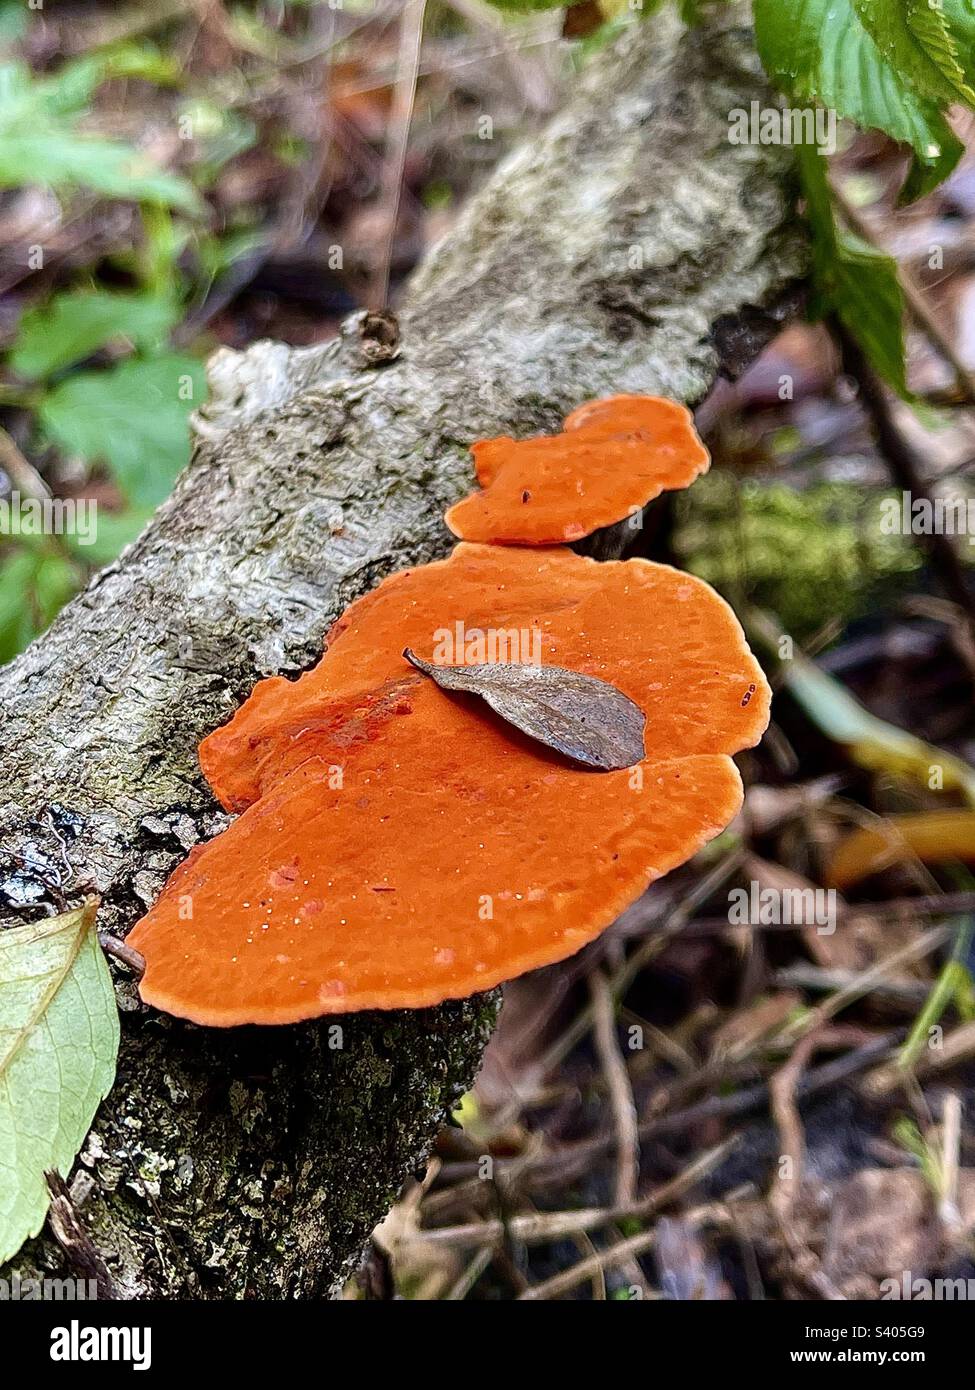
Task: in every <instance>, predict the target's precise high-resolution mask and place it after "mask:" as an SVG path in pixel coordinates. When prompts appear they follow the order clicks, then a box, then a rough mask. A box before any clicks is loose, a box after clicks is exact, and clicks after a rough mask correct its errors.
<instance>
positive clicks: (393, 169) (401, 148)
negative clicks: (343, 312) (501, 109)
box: [371, 0, 426, 311]
mask: <svg viewBox="0 0 975 1390" xmlns="http://www.w3.org/2000/svg"><path fill="white" fill-rule="evenodd" d="M425 13H426V0H407V3H406V4H405V6H404V7H403V14H402V17H401V19H400V33H399V54H398V57H397V61H396V86H395V87H394V89H393V109H392V112H391V115H390V129H391V136H390V139H389V144H388V148H387V151H386V158H385V160H384V161H383V170H382V180H381V187H380V203H381V206H382V209H383V218H384V223H385V235H384V238H383V247H382V252H381V255H380V258H379V267H378V270H377V274H376V282H375V285H374V287H373V292H372V306H371V307H372V308H373V309H375V310H377V311H378V310H381V309H385V308H386V301H387V300H388V298H389V275H390V267H391V265H392V261H393V243H394V241H395V239H396V227H397V223H398V222H399V207H400V197H401V194H402V189H403V171H404V169H405V168H406V153H407V149H408V147H409V140H410V124H411V122H412V119H413V103H414V101H415V100H416V82H417V75H418V72H419V67H420V43H421V41H422V37H423V17H424V15H425Z"/></svg>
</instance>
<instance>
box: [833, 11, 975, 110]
mask: <svg viewBox="0 0 975 1390" xmlns="http://www.w3.org/2000/svg"><path fill="white" fill-rule="evenodd" d="M853 4H854V5H855V7H856V12H857V15H858V16H859V18H860V21H861V23H862V24H863V27H864V28H865V29H866V30H867V32H868V33H869V34H870V35H871V37H872V38H873V39H874V41H875V43H876V44H877V47H878V48H879V49H880V52H881V53H882V54H883V56H884V58H885V59H886V61H887V62H888V63H889V64H890V66H891V67H892V68H894V70H895V71H896V72H897V73H899V74H900V76H901V77H902V78H903V79H904V80H905V81H906V82H907V83H909V84H910V86H911V87H912V88H913V89H914V91H916V92H917V93H919V95H921V96H922V97H926V98H927V99H928V100H929V101H934V102H937V103H938V104H939V105H945V104H947V103H949V102H952V101H963V102H965V103H966V104H967V105H975V92H973V91H972V89H971V87H970V86H969V84H968V83H967V81H966V80H965V72H964V69H963V67H962V65H961V63H960V61H959V58H958V48H957V45H956V42H955V38H954V36H953V34H952V32H951V29H950V28H949V25H948V20H947V17H946V15H945V14H944V12H943V10H942V8H941V4H940V0H938V4H932V3H931V0H853Z"/></svg>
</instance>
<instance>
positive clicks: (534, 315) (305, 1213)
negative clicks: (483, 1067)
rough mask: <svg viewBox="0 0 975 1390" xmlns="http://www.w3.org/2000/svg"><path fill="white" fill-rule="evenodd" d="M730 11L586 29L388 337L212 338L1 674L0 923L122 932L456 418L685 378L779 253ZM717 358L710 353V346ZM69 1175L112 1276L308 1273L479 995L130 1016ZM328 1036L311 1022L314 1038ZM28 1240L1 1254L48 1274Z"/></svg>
mask: <svg viewBox="0 0 975 1390" xmlns="http://www.w3.org/2000/svg"><path fill="white" fill-rule="evenodd" d="M739 20H740V12H738V11H734V10H733V11H732V12H731V13H730V15H729V14H728V12H726V11H725V10H724V8H723V7H722V13H721V16H720V17H718V18H716V19H715V20H714V21H713V22H712V24H711V27H710V30H709V31H708V32H706V33H704V34H703V35H702V34H701V33H696V34H693V35H690V36H687V35H683V34H682V31H681V29H680V26H679V25H678V23H677V21H676V20H675V19H673V18H672V17H670V15H669V14H664V15H661V16H659V17H655V18H653V19H650V20H648V21H647V22H646V23H645V24H643V25H642V26H640V27H639V28H637V29H636V30H634V31H633V32H631V33H630V34H628V35H627V36H626V37H625V38H624V40H623V42H622V44H621V45H620V46H619V47H618V48H617V49H616V50H614V51H611V52H607V53H605V54H603V55H602V56H601V58H600V59H599V60H598V61H597V62H596V63H595V64H594V65H593V67H592V70H591V72H590V73H589V74H588V76H587V78H586V79H585V81H584V82H583V83H582V84H581V85H580V89H579V90H578V92H577V93H576V94H575V96H574V97H573V99H572V101H571V102H570V104H569V105H568V106H567V108H566V109H565V111H564V112H563V113H562V114H561V115H559V116H558V117H557V118H556V119H555V120H554V121H553V122H552V124H551V126H550V127H549V128H548V130H547V131H546V132H545V133H544V134H543V135H542V137H541V138H540V139H538V140H536V141H535V142H533V143H532V144H531V145H529V146H527V147H526V148H525V149H523V150H522V151H520V152H519V153H516V154H515V155H514V156H513V157H511V158H510V159H509V160H508V161H507V162H506V163H505V164H504V165H503V166H502V167H501V168H500V169H499V171H498V172H497V174H496V175H495V176H494V178H493V179H492V180H491V182H490V183H489V185H488V186H487V187H486V188H485V190H484V191H483V192H482V193H481V195H480V196H479V197H477V198H476V199H474V200H473V202H472V203H471V205H470V207H469V208H468V210H467V212H466V215H465V216H463V218H462V219H461V221H460V223H459V224H458V226H457V227H456V228H455V230H454V231H453V233H452V234H451V236H450V237H449V238H448V240H447V241H446V242H445V243H444V244H443V245H442V246H441V247H440V248H439V249H438V250H437V251H436V252H434V254H432V255H431V256H430V258H429V260H428V261H427V263H426V265H425V266H424V267H423V269H422V270H421V271H420V273H419V274H418V275H417V276H416V278H415V280H414V283H413V285H412V287H411V290H410V292H409V295H408V298H407V301H406V304H405V306H404V308H403V312H402V315H401V322H402V347H401V352H400V355H399V357H398V358H397V359H396V360H395V361H392V362H389V363H386V364H384V365H379V366H376V365H374V364H373V363H374V353H372V352H370V351H369V350H368V349H369V343H363V340H362V338H361V336H360V324H359V322H358V320H355V319H354V320H351V321H350V322H349V323H348V324H347V325H346V328H345V330H344V332H343V334H342V337H341V338H340V339H339V340H338V341H336V342H335V343H332V344H329V345H327V346H325V347H322V348H314V349H310V350H301V351H289V350H288V349H287V348H284V347H282V346H280V345H277V344H266V343H265V344H258V345H257V346H256V347H254V348H252V349H251V350H250V351H249V352H247V353H246V354H243V355H238V354H234V353H229V352H221V353H218V354H217V355H216V357H215V358H214V359H213V361H212V362H211V371H210V374H211V387H212V398H211V400H210V401H209V403H208V404H207V405H205V406H204V407H203V408H202V409H201V411H200V412H199V418H198V420H197V431H198V434H199V436H200V443H199V447H198V448H197V450H196V453H195V457H194V460H193V462H192V464H191V465H190V467H189V468H188V469H187V471H186V473H185V475H184V476H183V477H182V479H181V480H180V482H179V484H178V486H177V487H176V490H175V492H174V494H173V496H172V498H171V499H170V500H169V501H168V502H167V503H166V504H165V505H164V506H163V507H161V508H160V510H159V512H158V514H157V516H156V518H155V519H154V521H153V523H152V525H151V526H150V527H149V529H148V530H147V531H146V532H145V534H144V535H143V536H142V538H141V539H140V540H139V541H138V542H137V543H136V544H135V545H134V546H132V547H131V548H130V549H129V550H128V551H127V552H126V554H125V555H124V556H123V557H122V559H121V560H120V561H119V562H118V563H117V564H115V565H112V566H110V567H109V568H108V569H107V570H105V571H104V572H103V573H102V574H100V575H99V576H98V577H97V578H96V579H95V580H94V581H93V583H92V584H91V585H90V586H89V588H88V589H87V591H86V592H85V593H84V594H82V595H81V596H80V597H79V598H78V599H77V600H75V602H74V603H72V604H71V605H69V607H68V608H67V609H66V610H65V612H64V613H63V614H62V615H61V616H60V618H59V619H58V620H57V621H56V622H55V624H54V625H53V627H52V628H51V629H50V631H49V632H48V633H47V634H46V635H45V636H44V637H43V638H42V639H40V640H39V641H38V642H36V643H35V644H34V645H33V647H32V648H31V649H30V650H29V651H28V652H27V653H25V655H24V656H22V657H21V658H20V659H19V660H18V661H16V662H15V663H13V665H11V666H10V667H8V668H6V669H5V670H3V671H0V709H2V714H0V733H2V747H3V753H2V755H0V843H2V846H3V849H4V850H5V851H6V852H7V854H8V855H10V854H12V855H16V856H19V857H20V860H19V864H18V863H17V861H15V860H13V859H10V858H5V859H4V860H2V861H0V919H2V921H3V922H4V923H5V924H7V925H10V924H12V923H13V922H16V921H18V920H23V918H24V917H25V916H26V915H29V914H31V913H32V912H34V913H36V912H37V911H40V910H42V908H43V906H44V904H45V903H46V902H48V901H49V900H50V894H49V891H48V888H47V887H46V880H50V878H51V877H52V875H55V874H56V875H58V876H59V877H60V879H61V884H62V890H63V891H64V892H66V893H67V894H68V895H69V896H70V895H73V894H76V893H78V892H80V891H82V889H83V888H94V889H95V890H97V891H98V893H99V894H100V895H101V896H102V899H103V917H102V925H104V926H108V927H113V928H115V929H116V930H118V931H123V930H124V929H125V928H126V927H127V926H128V925H129V924H131V922H132V921H133V920H134V918H135V917H136V916H137V915H139V914H140V913H141V912H142V910H143V908H144V907H145V905H146V904H148V903H150V902H151V901H152V899H153V897H154V895H155V894H156V893H157V891H158V889H159V887H160V885H161V884H162V882H163V880H164V878H165V876H166V874H167V873H168V872H169V870H170V869H171V868H172V867H173V865H174V864H175V863H176V862H177V860H178V859H179V858H180V857H181V856H182V855H184V854H185V853H186V852H187V850H188V849H189V848H190V847H191V846H192V845H193V844H194V843H196V842H197V841H199V840H200V839H201V838H204V837H207V836H209V835H211V834H212V833H213V832H214V831H215V830H216V829H218V828H219V827H220V825H221V824H223V823H224V822H225V817H223V816H222V815H221V814H220V813H219V811H218V809H217V807H216V806H215V804H214V802H213V800H212V798H211V797H210V795H209V794H208V792H207V789H206V787H205V785H204V783H203V781H202V778H201V776H200V772H199V768H198V765H197V760H196V756H195V750H196V746H197V744H198V742H199V740H200V739H201V738H202V736H203V735H204V734H205V733H206V732H207V731H208V730H210V729H212V728H213V727H214V726H215V725H217V724H219V723H220V722H222V721H223V720H225V719H226V718H227V717H228V716H229V715H230V713H231V712H232V710H233V709H234V708H235V707H236V705H237V704H238V703H239V702H240V700H241V699H243V697H244V696H245V695H246V694H247V692H248V691H249V689H250V687H251V686H252V685H253V683H254V682H255V680H256V679H257V678H258V677H260V676H263V675H267V674H270V673H272V672H285V673H297V672H298V671H300V670H302V669H303V668H305V667H307V666H308V665H309V663H311V662H313V661H314V660H315V659H316V657H317V655H318V653H319V650H320V646H321V640H322V634H323V633H324V631H325V630H326V628H327V627H328V625H329V624H330V623H331V622H332V620H333V619H334V618H335V617H336V616H337V614H338V613H339V612H340V611H341V610H342V609H343V608H344V607H345V605H346V604H348V603H349V602H350V600H352V599H354V598H355V597H356V596H357V595H359V594H361V593H363V592H364V591H365V590H366V589H368V588H369V587H371V586H372V585H374V584H375V583H376V582H377V581H378V580H379V579H380V578H381V577H382V576H383V575H385V574H387V573H389V572H390V571H391V570H394V569H397V568H400V567H401V566H403V565H407V564H412V563H416V562H419V561H425V560H429V559H432V558H434V557H435V556H437V555H440V554H442V553H443V552H444V551H445V550H446V549H447V548H448V546H449V537H448V535H447V532H446V530H445V528H444V526H443V524H442V521H441V513H442V512H443V510H444V508H445V506H446V505H448V504H449V503H450V502H451V501H453V500H455V499H456V498H457V497H458V496H459V495H460V494H461V493H462V492H463V491H464V490H465V489H467V488H468V487H469V485H470V481H471V469H470V464H469V459H468V455H467V452H466V446H467V444H468V442H469V441H470V440H471V439H473V438H476V437H477V436H479V435H484V434H494V433H499V432H511V433H516V434H525V433H528V432H531V431H535V430H539V429H549V428H552V427H553V426H556V425H557V424H558V421H559V420H560V418H561V415H562V414H563V412H565V411H566V410H568V409H569V408H571V407H572V406H574V405H577V404H578V403H579V402H580V401H582V400H584V399H586V398H587V397H592V396H598V395H603V394H607V393H611V392H617V391H646V392H655V393H665V394H667V395H670V396H674V397H678V398H681V399H683V400H687V401H696V400H698V399H700V398H701V397H702V396H703V395H704V393H705V392H706V390H707V389H708V387H709V386H710V384H711V382H712V381H713V379H714V377H715V375H716V373H717V372H718V370H719V369H720V368H721V366H722V365H724V366H725V367H726V368H727V369H728V370H731V371H735V370H738V369H739V368H741V367H742V366H743V365H744V364H745V362H746V361H747V360H748V359H749V358H750V357H751V356H752V355H754V352H755V351H756V350H757V348H758V347H759V346H761V344H762V342H763V341H764V339H765V338H766V337H767V336H768V334H769V332H770V331H771V330H772V328H773V327H774V325H775V322H776V320H777V319H779V318H781V316H782V315H783V314H784V313H785V312H787V311H788V307H789V305H790V304H791V302H792V300H793V294H792V290H793V286H794V285H795V283H796V282H797V280H798V278H799V277H800V276H801V274H802V271H803V262H804V254H803V247H802V245H801V241H800V240H799V238H798V236H797V233H796V231H795V229H794V227H793V226H792V223H791V221H790V211H789V198H788V192H787V170H786V167H785V165H784V163H783V160H782V158H781V155H780V153H779V152H777V151H775V150H772V149H769V148H767V147H766V148H749V147H735V146H732V145H730V144H729V143H728V141H727V129H728V124H727V116H728V111H729V110H730V109H731V108H733V107H736V106H747V105H748V103H749V102H750V101H751V100H752V99H753V98H755V97H757V98H758V99H760V100H762V99H767V97H766V94H765V92H764V89H763V85H762V81H761V79H760V76H759V75H758V66H757V62H756V59H755V57H754V53H753V51H752V48H751V38H750V34H749V32H748V30H747V29H746V28H743V27H741V26H740V24H739V23H738V21H739ZM722 358H723V360H722ZM118 990H119V997H120V1003H121V1005H122V1007H123V1009H124V1010H125V1015H124V1028H123V1045H122V1053H121V1060H120V1068H119V1076H118V1081H117V1084H116V1087H115V1089H114V1091H113V1093H112V1095H111V1096H110V1097H109V1098H108V1100H107V1101H106V1102H105V1104H104V1105H103V1106H102V1108H101V1110H100V1112H99V1114H98V1116H97V1119H96V1122H95V1126H94V1129H93V1132H92V1135H91V1137H90V1139H89V1142H88V1144H87V1146H86V1149H85V1151H84V1152H83V1154H82V1155H81V1157H80V1160H79V1163H78V1165H77V1166H76V1171H75V1175H74V1180H73V1191H74V1193H75V1196H76V1198H77V1200H78V1201H79V1203H80V1204H81V1213H82V1216H83V1219H84V1220H85V1222H86V1223H87V1225H88V1226H89V1228H90V1230H91V1233H92V1235H93V1237H94V1239H95V1241H96V1242H97V1244H98V1246H99V1248H100V1249H101V1251H102V1252H103V1254H104V1255H105V1258H106V1260H107V1262H108V1266H109V1269H110V1271H111V1274H112V1277H113V1279H114V1280H115V1283H116V1287H117V1289H118V1291H119V1293H120V1295H121V1296H124V1297H138V1296H140V1295H155V1296H184V1297H186V1296H201V1295H202V1296H205V1295H219V1296H223V1297H241V1296H246V1295H257V1296H265V1297H282V1296H296V1297H312V1296H317V1295H321V1294H324V1293H325V1292H327V1291H328V1290H329V1289H330V1288H332V1287H334V1285H335V1283H336V1281H337V1280H339V1279H341V1278H342V1276H343V1275H344V1274H345V1273H346V1272H347V1270H348V1269H349V1267H350V1265H351V1264H352V1263H353V1262H354V1261H355V1259H356V1258H357V1256H358V1254H359V1252H360V1250H361V1248H362V1246H363V1243H364V1242H365V1240H366V1238H367V1236H368V1234H369V1231H370V1229H371V1227H372V1225H373V1224H374V1223H375V1222H376V1220H377V1219H379V1218H380V1217H381V1216H382V1215H383V1214H384V1212H385V1210H386V1208H387V1205H388V1203H389V1202H390V1200H391V1198H392V1196H393V1194H394V1192H395V1190H396V1189H397V1187H398V1185H399V1184H400V1183H401V1182H402V1180H403V1178H404V1177H405V1176H406V1175H407V1174H408V1173H409V1172H410V1171H412V1169H413V1168H415V1167H416V1166H417V1165H418V1164H419V1163H420V1162H422V1159H423V1157H424V1155H425V1153H426V1152H427V1150H428V1147H429V1144H430V1142H431V1140H432V1137H433V1136H434V1134H435V1132H436V1130H437V1128H438V1126H439V1125H440V1123H441V1122H442V1119H443V1116H444V1113H445V1110H446V1109H447V1107H448V1106H449V1105H450V1103H451V1101H452V1100H453V1098H454V1097H455V1096H456V1095H457V1094H458V1093H459V1092H460V1091H461V1090H462V1089H463V1088H464V1087H465V1086H467V1085H469V1084H470V1081H471V1079H472V1076H473V1074H474V1072H475V1070H476V1067H477V1065H478V1061H479V1057H480V1053H481V1049H482V1047H483V1044H484V1041H485V1039H486V1036H487V1034H488V1032H489V1029H490V1024H491V1021H492V1018H493V1014H494V1008H495V1000H494V999H493V997H491V996H487V997H482V998H476V999H473V1000H470V1001H467V1002H461V1003H453V1004H448V1005H444V1006H442V1007H440V1008H437V1009H432V1010H428V1011H425V1012H421V1013H397V1014H389V1015H374V1016H368V1017H367V1016H362V1017H349V1018H344V1019H340V1020H337V1021H331V1022H330V1021H329V1020H322V1021H320V1022H318V1023H314V1024H308V1025H302V1026H300V1027H294V1028H287V1029H274V1030H260V1029H240V1030H231V1031H229V1032H218V1031H211V1030H204V1029H199V1028H194V1027H192V1026H190V1025H185V1024H181V1023H178V1022H176V1021H173V1020H170V1019H166V1018H163V1017H159V1016H153V1015H149V1014H148V1013H147V1012H145V1011H144V1010H142V1009H141V1007H140V1006H139V1004H138V1001H137V998H136V996H135V994H134V991H133V989H132V986H131V984H130V983H127V982H126V981H125V980H124V979H123V978H122V977H121V976H120V978H119V982H118ZM336 1026H338V1027H339V1028H340V1029H341V1032H340V1033H336V1032H335V1031H334V1029H335V1027H336ZM60 1260H61V1257H60V1254H59V1251H58V1250H57V1247H55V1246H54V1245H53V1244H52V1243H51V1242H50V1241H49V1240H48V1239H46V1238H41V1239H39V1240H37V1241H34V1242H31V1243H30V1244H29V1245H28V1246H27V1247H25V1250H24V1251H23V1252H22V1254H21V1256H20V1258H19V1259H18V1261H16V1262H15V1263H16V1264H17V1265H18V1266H19V1268H20V1269H21V1271H22V1272H23V1273H25V1274H26V1273H28V1272H29V1270H30V1269H31V1268H37V1267H38V1266H41V1267H43V1268H45V1269H47V1268H51V1267H58V1266H59V1264H60Z"/></svg>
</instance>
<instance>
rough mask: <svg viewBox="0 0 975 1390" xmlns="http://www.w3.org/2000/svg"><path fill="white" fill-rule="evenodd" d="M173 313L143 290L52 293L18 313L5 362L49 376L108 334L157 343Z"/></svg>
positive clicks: (88, 352) (32, 373) (87, 354)
mask: <svg viewBox="0 0 975 1390" xmlns="http://www.w3.org/2000/svg"><path fill="white" fill-rule="evenodd" d="M178 317H179V310H178V309H177V308H176V306H175V305H174V304H173V303H172V302H171V301H169V300H165V299H159V298H155V297H152V296H150V295H145V294H142V295H140V294H122V293H119V292H117V291H115V290H77V291H74V292H72V293H69V294H59V295H55V296H54V297H53V298H52V299H49V300H48V301H47V302H46V303H45V304H41V305H39V306H38V307H37V308H34V309H28V311H27V313H26V314H24V317H23V318H22V319H21V321H20V327H19V328H18V330H17V337H16V339H15V340H14V345H13V349H12V351H11V355H10V365H11V367H12V368H13V369H14V371H15V372H16V373H17V374H18V375H19V376H22V377H27V378H28V379H30V380H33V379H35V378H37V377H42V376H50V375H51V373H52V372H57V371H60V369H61V368H62V367H69V366H70V365H71V363H72V362H80V361H81V360H82V359H83V358H85V357H90V356H91V354H92V353H93V352H96V351H97V350H98V349H99V348H100V347H104V346H105V344H106V343H108V342H111V341H112V339H114V338H128V339H130V340H131V341H132V343H133V344H135V346H137V347H151V346H153V345H156V344H159V343H160V342H162V341H163V340H164V339H165V337H166V334H167V333H168V332H169V330H170V329H171V328H172V326H173V324H174V323H175V322H176V320H177V318H178Z"/></svg>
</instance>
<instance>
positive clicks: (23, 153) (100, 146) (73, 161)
mask: <svg viewBox="0 0 975 1390" xmlns="http://www.w3.org/2000/svg"><path fill="white" fill-rule="evenodd" d="M25 184H50V185H51V186H52V187H54V188H90V189H93V190H94V191H95V192H96V193H104V194H106V195H107V196H108V197H111V198H125V199H129V200H131V201H133V202H147V203H166V204H168V206H170V207H174V208H180V209H181V210H182V211H183V212H198V211H199V210H200V200H199V198H198V197H197V195H196V193H195V191H194V190H193V188H192V187H191V186H190V185H189V184H188V183H186V181H185V180H184V179H181V178H177V177H176V176H175V175H174V174H167V173H164V172H163V171H162V170H159V169H156V168H155V167H154V166H153V165H152V163H151V162H150V161H149V160H148V159H146V157H145V156H144V155H141V154H139V152H138V150H134V149H132V148H131V147H130V146H129V145H122V144H119V143H117V142H116V141H114V140H105V139H103V138H102V137H101V136H100V135H85V134H82V133H81V132H78V131H72V130H70V129H67V128H65V129H58V130H48V131H38V132H37V134H28V133H26V132H25V133H22V134H19V133H14V134H10V135H5V134H4V133H3V132H2V130H0V187H3V188H18V187H22V186H23V185H25Z"/></svg>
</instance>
